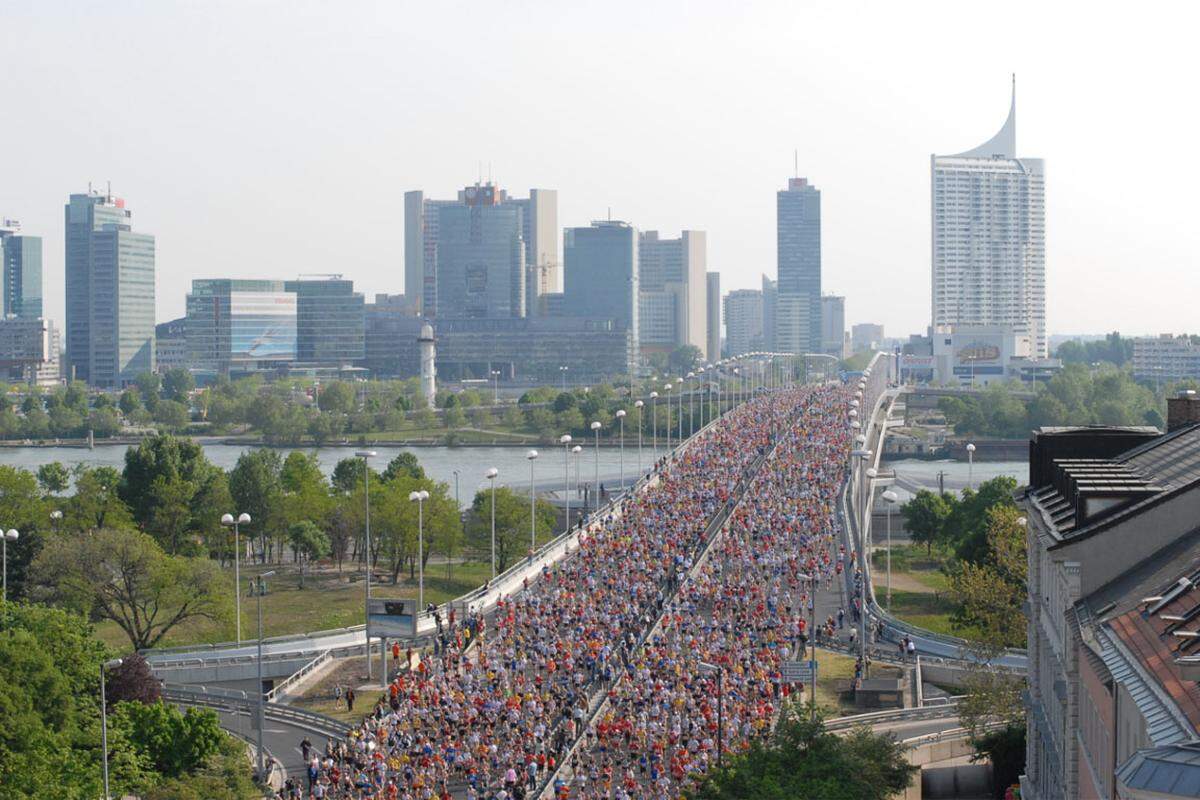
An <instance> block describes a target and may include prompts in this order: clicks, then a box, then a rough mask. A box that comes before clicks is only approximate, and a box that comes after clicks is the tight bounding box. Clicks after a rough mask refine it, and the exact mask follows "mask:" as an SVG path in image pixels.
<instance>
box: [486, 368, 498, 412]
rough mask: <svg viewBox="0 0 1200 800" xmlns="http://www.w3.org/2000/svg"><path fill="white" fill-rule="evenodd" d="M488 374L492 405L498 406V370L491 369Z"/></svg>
mask: <svg viewBox="0 0 1200 800" xmlns="http://www.w3.org/2000/svg"><path fill="white" fill-rule="evenodd" d="M488 373H489V374H490V375H491V376H492V405H493V406H498V405H500V370H498V369H492V370H488Z"/></svg>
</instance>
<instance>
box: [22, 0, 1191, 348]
mask: <svg viewBox="0 0 1200 800" xmlns="http://www.w3.org/2000/svg"><path fill="white" fill-rule="evenodd" d="M969 6H970V7H969ZM1197 22H1200V11H1197V10H1196V6H1195V5H1194V4H1184V3H1180V4H1155V5H1153V6H1150V5H1149V4H1143V5H1130V4H1127V3H1122V4H1112V8H1111V9H1109V10H1106V9H1105V8H1103V7H1102V5H1101V4H1097V3H1086V4H1066V3H1063V4H1053V3H1045V2H1041V3H1029V4H1023V3H1005V4H1003V5H1002V6H998V5H996V4H995V3H977V4H968V3H964V2H953V3H944V4H933V3H895V2H881V3H864V2H821V3H805V2H795V0H793V1H792V2H778V3H765V2H764V3H756V2H747V1H746V0H739V1H738V2H734V1H733V0H729V1H728V2H721V3H716V2H687V3H683V2H680V3H668V2H653V1H651V2H647V0H642V1H641V2H623V1H622V0H608V1H606V2H595V3H591V2H576V1H573V0H566V1H565V2H564V0H555V1H552V2H525V1H523V0H506V1H505V2H487V3H485V2H478V3H454V2H445V1H444V0H441V1H435V2H429V1H428V0H425V1H424V2H419V3H413V2H380V3H357V2H338V3H329V2H320V3H317V2H299V1H298V0H288V2H271V3H267V2H168V1H167V0H154V2H140V3H139V2H120V1H119V0H116V1H114V2H105V3H90V2H88V3H84V2H52V1H51V0H29V1H28V2H16V0H0V66H2V67H3V69H2V74H3V75H4V89H3V102H2V104H0V216H10V217H16V218H19V219H21V220H22V221H23V223H24V227H25V230H26V232H28V233H31V234H40V235H42V236H43V237H45V271H46V279H45V283H46V286H45V289H46V295H47V304H46V305H47V313H48V314H49V315H50V316H51V317H53V318H55V319H58V320H61V319H62V308H63V298H62V286H63V275H62V257H63V212H62V206H63V204H64V202H65V201H66V199H67V195H68V194H70V193H71V192H78V191H85V190H86V188H87V184H88V181H89V180H90V181H93V182H95V183H96V185H97V186H103V184H104V182H105V181H109V180H111V181H112V186H113V192H114V194H117V195H119V196H122V197H124V198H126V200H127V203H128V206H129V207H130V208H132V209H133V224H134V227H135V228H136V229H138V230H142V231H147V232H150V233H153V234H155V235H156V236H157V240H158V289H157V292H158V317H159V319H160V320H165V319H169V318H171V317H175V316H180V315H182V313H183V308H184V295H185V294H186V292H187V289H188V287H189V285H190V281H191V279H192V278H200V277H218V276H228V277H274V278H288V277H293V276H295V275H297V274H299V273H321V272H341V273H344V274H345V275H346V276H348V277H350V278H353V279H354V280H355V282H356V283H357V285H358V286H359V287H360V288H361V290H362V291H364V292H366V293H367V295H368V297H370V296H371V295H372V294H374V293H375V292H385V291H386V292H398V291H401V290H403V288H404V287H403V282H404V270H403V248H404V228H403V213H402V210H403V203H402V193H403V192H404V191H405V190H407V189H416V188H422V189H425V190H426V191H427V192H429V193H430V194H432V195H433V196H435V197H452V196H453V193H454V191H455V190H456V189H457V188H458V187H461V186H463V185H465V184H467V183H468V182H472V181H474V180H475V179H476V178H477V177H478V176H479V167H478V165H479V164H480V163H481V162H482V163H483V164H484V173H485V177H486V172H487V169H488V167H487V165H488V164H490V165H491V170H492V175H493V176H494V178H495V179H496V180H497V182H499V183H500V184H501V185H503V186H505V187H506V188H508V189H510V190H512V191H514V192H515V193H517V194H520V195H522V196H523V195H524V194H525V191H526V190H527V189H528V188H529V187H535V186H536V187H547V188H556V189H558V190H559V222H560V224H562V225H564V226H572V225H583V224H587V223H588V222H589V221H590V220H592V219H598V218H602V217H604V216H605V214H606V213H607V209H609V208H610V207H611V209H612V214H613V217H614V218H621V219H626V220H629V221H631V222H633V223H634V224H635V225H637V226H638V227H640V228H645V229H651V228H655V229H658V230H660V231H662V232H664V233H665V234H668V235H675V234H676V232H677V231H679V230H680V229H681V228H697V229H703V230H707V231H708V242H709V252H708V260H709V268H710V269H716V270H719V271H720V273H721V281H722V289H723V290H728V289H731V288H744V287H753V286H757V285H758V282H759V275H760V274H761V273H764V272H765V273H767V274H769V275H771V276H773V275H774V273H775V229H774V226H775V192H776V190H778V189H780V188H782V187H783V186H784V185H785V183H786V180H787V178H788V177H789V176H790V175H791V174H792V154H793V150H798V151H799V166H800V174H801V175H805V176H807V177H808V178H809V179H810V180H811V181H812V182H814V183H815V184H816V185H817V186H818V187H819V188H820V189H821V191H822V199H823V216H824V220H823V223H824V227H823V244H824V287H825V290H826V291H827V292H836V293H839V294H845V295H846V296H847V301H846V313H847V322H848V323H852V322H865V321H874V322H883V323H884V324H885V325H886V328H887V332H888V333H889V334H893V335H894V334H907V333H909V332H915V331H919V330H923V329H924V327H925V326H926V325H927V324H928V319H929V269H930V268H929V224H930V221H929V155H930V153H933V152H958V151H961V150H965V149H967V148H970V147H974V146H975V145H977V144H979V143H981V142H982V141H984V140H985V139H987V138H988V137H990V136H991V135H992V134H993V133H994V132H995V131H996V130H997V129H998V128H999V127H1000V125H1001V123H1002V122H1003V120H1004V117H1005V114H1006V112H1007V108H1008V93H1009V74H1010V73H1011V72H1015V73H1016V74H1017V109H1018V113H1017V122H1018V124H1017V149H1018V154H1019V155H1024V156H1030V157H1040V158H1044V159H1046V172H1047V180H1046V200H1047V211H1046V218H1047V226H1046V227H1047V256H1046V272H1047V305H1048V308H1047V316H1048V325H1049V330H1050V331H1051V332H1052V333H1056V332H1092V331H1096V332H1098V331H1103V330H1110V329H1114V328H1119V329H1120V330H1122V331H1123V332H1127V333H1136V332H1159V331H1169V330H1174V331H1183V330H1190V331H1197V330H1200V325H1197V324H1196V302H1195V301H1196V300H1197V298H1200V269H1198V267H1200V256H1198V253H1200V226H1198V225H1197V223H1196V221H1195V220H1196V215H1197V206H1198V203H1197V200H1196V192H1195V187H1196V186H1197V185H1200V163H1198V161H1197V158H1196V157H1195V156H1194V155H1193V154H1192V151H1193V150H1194V149H1195V142H1196V138H1197V119H1198V117H1200V111H1198V110H1197V109H1198V104H1197V100H1196V97H1197V95H1196V86H1195V81H1196V77H1197V75H1200V57H1198V56H1197V49H1196V46H1195V31H1196V29H1197V27H1196V26H1197Z"/></svg>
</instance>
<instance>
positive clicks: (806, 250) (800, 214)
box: [773, 178, 821, 353]
mask: <svg viewBox="0 0 1200 800" xmlns="http://www.w3.org/2000/svg"><path fill="white" fill-rule="evenodd" d="M775 210H776V238H777V258H778V271H777V273H776V280H777V281H778V303H779V305H778V314H779V315H778V317H777V318H776V319H775V321H774V323H775V331H774V333H775V342H774V345H773V346H774V349H776V350H781V351H783V352H786V353H816V352H819V351H820V348H821V192H820V191H818V190H817V188H816V187H815V186H813V185H812V184H810V183H809V182H808V180H807V179H806V178H790V179H788V188H787V189H786V190H784V191H781V192H777V193H776V195H775Z"/></svg>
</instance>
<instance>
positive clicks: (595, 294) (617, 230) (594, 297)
mask: <svg viewBox="0 0 1200 800" xmlns="http://www.w3.org/2000/svg"><path fill="white" fill-rule="evenodd" d="M563 267H564V274H563V288H564V294H565V295H566V296H565V298H564V300H565V303H566V307H567V308H568V309H569V313H570V314H571V315H572V316H575V317H582V318H590V319H607V320H612V322H613V325H614V326H615V327H614V329H615V330H618V331H629V332H630V334H631V336H632V341H631V344H632V347H633V352H634V353H637V352H639V349H638V348H639V346H640V344H639V342H638V289H639V278H638V275H639V271H638V235H637V228H634V227H633V226H632V225H630V224H629V223H627V222H619V221H617V220H604V221H600V222H593V223H592V224H591V226H590V227H587V228H567V229H565V230H564V231H563Z"/></svg>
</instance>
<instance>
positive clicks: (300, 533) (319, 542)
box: [288, 520, 329, 589]
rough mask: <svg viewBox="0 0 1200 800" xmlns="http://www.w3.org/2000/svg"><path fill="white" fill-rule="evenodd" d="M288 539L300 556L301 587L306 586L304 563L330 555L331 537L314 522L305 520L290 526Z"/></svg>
mask: <svg viewBox="0 0 1200 800" xmlns="http://www.w3.org/2000/svg"><path fill="white" fill-rule="evenodd" d="M288 541H289V542H291V545H292V550H293V551H294V552H295V553H296V555H297V556H299V558H300V588H301V589H303V588H304V564H305V562H312V561H317V560H319V559H322V558H324V557H325V556H327V555H329V537H328V536H326V535H325V532H324V531H322V530H321V529H320V528H318V527H317V526H316V525H315V524H314V523H312V522H309V521H308V520H304V521H302V522H294V523H292V525H291V526H290V527H289V528H288Z"/></svg>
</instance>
